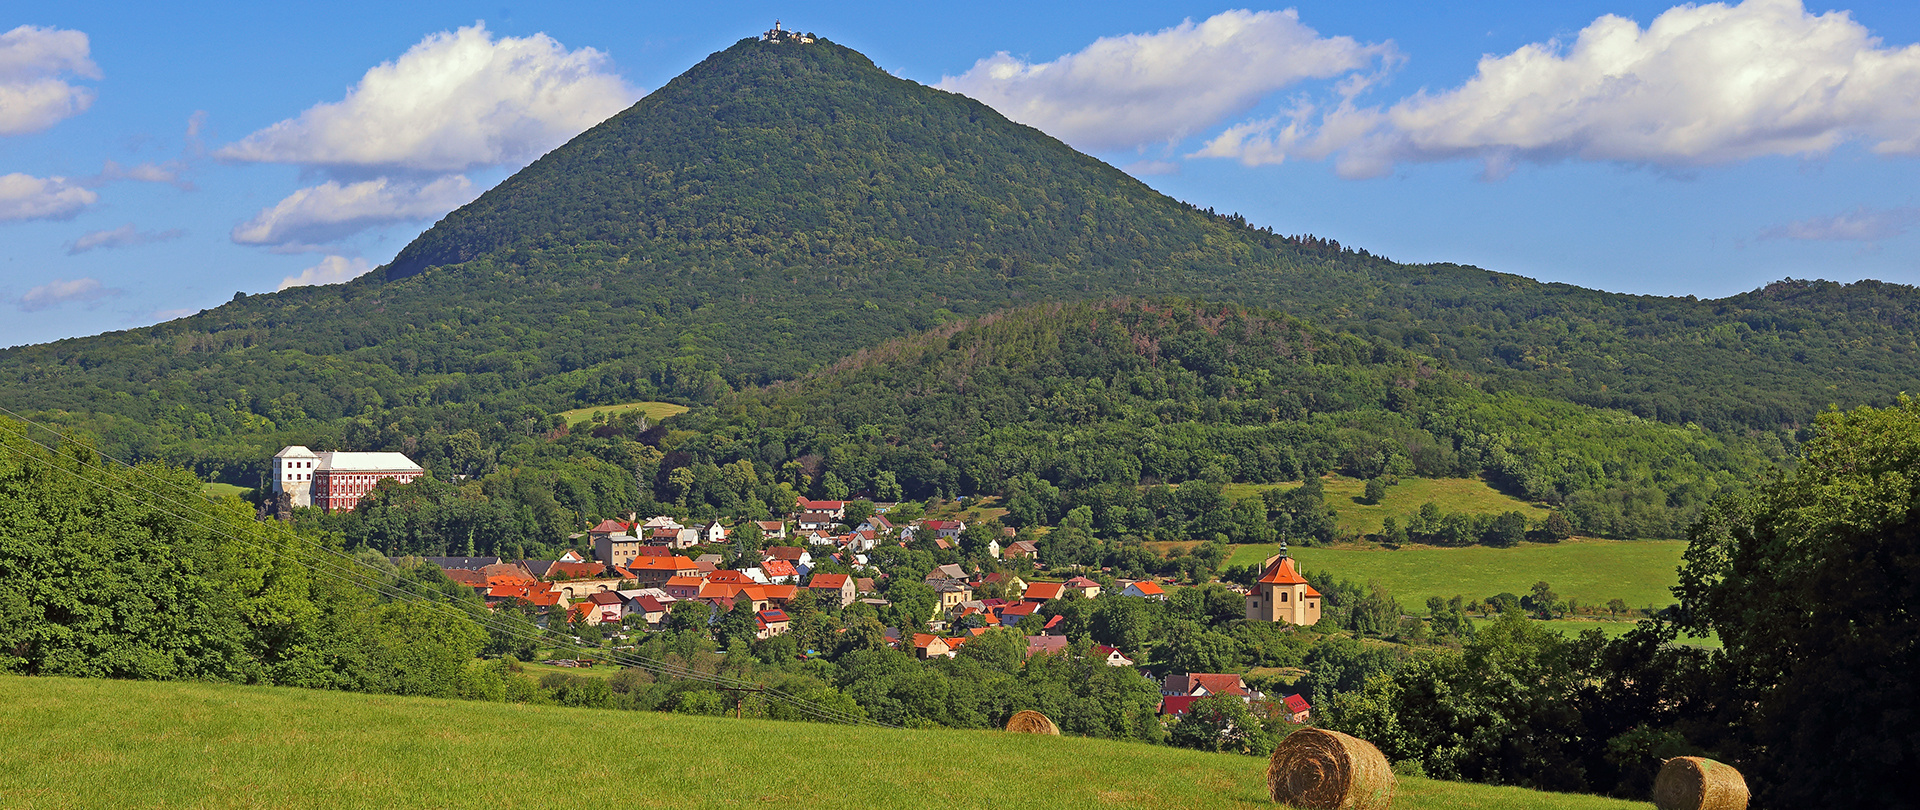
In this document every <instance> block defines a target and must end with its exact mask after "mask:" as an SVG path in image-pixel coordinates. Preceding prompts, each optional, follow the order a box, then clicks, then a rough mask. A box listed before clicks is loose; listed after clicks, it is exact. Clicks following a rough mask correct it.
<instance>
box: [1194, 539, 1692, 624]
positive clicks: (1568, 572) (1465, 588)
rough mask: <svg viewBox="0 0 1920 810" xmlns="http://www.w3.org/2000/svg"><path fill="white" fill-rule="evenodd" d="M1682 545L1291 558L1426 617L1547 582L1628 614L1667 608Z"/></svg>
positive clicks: (1350, 551) (1243, 557)
mask: <svg viewBox="0 0 1920 810" xmlns="http://www.w3.org/2000/svg"><path fill="white" fill-rule="evenodd" d="M1686 548H1687V544H1686V543H1685V542H1684V541H1680V540H1570V541H1567V542H1564V543H1521V544H1520V545H1518V546H1515V547H1513V548H1488V547H1486V546H1469V547H1466V548H1432V547H1427V546H1413V547H1407V548H1401V549H1398V550H1390V549H1385V548H1378V547H1359V548H1346V547H1336V548H1321V547H1302V546H1294V547H1292V548H1290V549H1289V550H1288V554H1290V555H1292V556H1293V557H1294V559H1296V560H1299V561H1300V566H1301V567H1302V568H1305V569H1307V570H1309V571H1329V572H1331V573H1332V574H1333V575H1334V577H1335V578H1337V579H1350V580H1353V581H1355V582H1359V583H1365V582H1367V581H1368V580H1379V581H1380V584H1382V585H1385V586H1386V588H1387V591H1388V592H1389V593H1392V594H1393V596H1394V598H1396V599H1398V600H1400V606H1401V607H1403V608H1405V609H1406V610H1407V612H1409V613H1422V614H1424V613H1425V612H1426V609H1427V608H1426V602H1427V597H1429V596H1438V597H1441V598H1452V597H1454V596H1465V597H1467V598H1468V599H1485V598H1487V597H1489V596H1493V595H1494V594H1498V593H1512V594H1515V595H1525V594H1526V593H1527V591H1528V590H1530V589H1531V588H1532V587H1533V583H1535V582H1539V581H1541V580H1545V581H1546V582H1547V583H1548V584H1550V585H1552V586H1553V590H1554V593H1557V594H1559V595H1560V596H1562V597H1569V596H1570V597H1573V598H1574V599H1576V600H1578V601H1579V603H1580V604H1582V605H1604V604H1606V603H1607V601H1608V600H1610V599H1615V598H1619V599H1624V600H1626V602H1627V606H1628V607H1632V608H1645V607H1646V606H1648V605H1653V606H1655V607H1665V606H1667V605H1668V604H1671V603H1672V602H1673V595H1672V594H1671V593H1670V592H1668V590H1667V589H1668V588H1671V587H1673V586H1674V585H1677V584H1679V582H1680V574H1679V567H1680V557H1681V555H1682V554H1684V553H1685V552H1686ZM1278 550H1279V547H1278V546H1265V545H1260V546H1252V545H1249V546H1234V547H1233V553H1232V555H1231V556H1229V557H1228V558H1227V564H1228V565H1257V564H1259V563H1260V561H1261V560H1264V559H1266V558H1267V557H1269V556H1272V555H1273V554H1275V553H1277V552H1278Z"/></svg>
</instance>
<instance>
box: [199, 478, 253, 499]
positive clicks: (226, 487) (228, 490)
mask: <svg viewBox="0 0 1920 810" xmlns="http://www.w3.org/2000/svg"><path fill="white" fill-rule="evenodd" d="M246 491H247V488H246V487H241V486H234V485H233V484H222V483H220V482H218V481H210V482H208V483H206V484H205V485H203V486H201V487H200V492H201V493H202V494H205V495H208V496H211V497H214V498H224V497H226V496H228V495H235V496H238V495H239V494H240V493H243V492H246Z"/></svg>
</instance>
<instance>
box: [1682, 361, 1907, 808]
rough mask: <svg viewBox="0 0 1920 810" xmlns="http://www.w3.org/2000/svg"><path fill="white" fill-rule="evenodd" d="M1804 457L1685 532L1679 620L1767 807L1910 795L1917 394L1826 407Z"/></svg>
mask: <svg viewBox="0 0 1920 810" xmlns="http://www.w3.org/2000/svg"><path fill="white" fill-rule="evenodd" d="M1816 426H1817V431H1816V435H1815V438H1814V439H1813V440H1812V441H1810V442H1809V443H1808V444H1807V445H1806V451H1805V453H1806V455H1805V459H1804V460H1803V461H1802V462H1801V464H1800V465H1799V466H1798V467H1796V468H1795V469H1794V470H1793V471H1792V472H1791V473H1790V474H1788V475H1786V476H1785V477H1784V478H1782V479H1781V480H1780V481H1779V482H1778V483H1776V484H1774V485H1772V486H1769V487H1766V488H1764V489H1762V490H1761V491H1760V492H1759V493H1757V494H1755V495H1754V496H1752V497H1748V498H1741V499H1733V500H1727V501H1722V502H1720V503H1719V504H1717V505H1716V506H1715V508H1714V509H1712V510H1711V511H1710V512H1709V514H1708V515H1707V516H1705V517H1704V518H1703V519H1702V520H1701V521H1700V522H1699V523H1698V524H1696V525H1695V527H1694V528H1693V531H1692V537H1691V543H1690V544H1689V546H1688V549H1687V555H1686V562H1685V565H1684V566H1683V568H1682V570H1681V584H1680V587H1679V588H1678V589H1677V593H1678V594H1679V595H1680V597H1681V607H1682V610H1681V623H1682V624H1683V626H1685V627H1686V628H1688V629H1691V630H1699V631H1704V630H1713V631H1716V632H1718V633H1719V635H1720V640H1721V641H1722V643H1724V644H1725V645H1726V656H1725V658H1724V659H1723V662H1724V665H1725V667H1726V668H1727V670H1728V675H1729V676H1730V680H1731V686H1732V688H1733V689H1734V690H1735V695H1734V697H1735V701H1734V703H1735V704H1736V705H1743V706H1746V707H1748V710H1749V714H1748V716H1747V717H1745V718H1741V719H1740V720H1739V721H1736V723H1735V727H1736V729H1737V730H1738V731H1739V732H1740V733H1742V734H1743V735H1744V736H1745V737H1746V740H1745V742H1746V743H1747V745H1748V746H1749V747H1748V750H1747V753H1746V755H1745V757H1744V759H1745V763H1746V764H1748V765H1749V766H1750V767H1748V768H1746V769H1745V771H1746V773H1747V774H1748V778H1749V779H1751V780H1753V781H1754V782H1755V783H1756V787H1757V788H1758V792H1759V796H1760V798H1761V800H1762V801H1764V802H1765V803H1766V805H1767V806H1776V807H1791V806H1816V805H1817V806H1827V807H1910V806H1913V803H1914V798H1913V791H1912V783H1911V782H1908V781H1907V780H1908V779H1911V778H1913V770H1914V767H1915V766H1916V765H1920V733H1916V731H1915V729H1916V728H1920V726H1916V722H1920V721H1916V716H1917V715H1916V712H1917V711H1920V706H1917V705H1916V700H1915V697H1916V692H1915V689H1914V685H1913V674H1914V672H1915V671H1920V622H1916V621H1915V620H1914V612H1915V611H1916V610H1920V400H1914V399H1912V398H1908V397H1904V396H1903V397H1901V398H1900V400H1899V401H1898V402H1897V403H1896V404H1895V405H1893V406H1892V407H1889V408H1885V409H1874V408H1860V409H1857V410H1853V411H1848V412H1844V413H1843V412H1838V411H1829V412H1828V413H1825V414H1822V415H1821V416H1820V417H1819V419H1818V421H1817V423H1816Z"/></svg>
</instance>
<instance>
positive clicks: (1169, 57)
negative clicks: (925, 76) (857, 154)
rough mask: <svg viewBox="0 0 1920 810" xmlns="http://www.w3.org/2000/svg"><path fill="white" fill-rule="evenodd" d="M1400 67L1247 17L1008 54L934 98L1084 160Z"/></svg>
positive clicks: (1288, 25) (1275, 20)
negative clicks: (1032, 57)
mask: <svg viewBox="0 0 1920 810" xmlns="http://www.w3.org/2000/svg"><path fill="white" fill-rule="evenodd" d="M1396 60H1397V56H1396V53H1395V50H1394V47H1393V46H1392V45H1391V44H1362V43H1359V42H1356V41H1354V40H1353V39H1351V38H1349V37H1322V36H1320V34H1319V33H1318V32H1316V31H1314V30H1313V29H1312V28H1309V27H1307V26H1306V25H1304V24H1302V23H1301V22H1300V16H1299V14H1298V13H1297V12H1295V11H1293V10H1291V9H1289V10H1287V11H1259V12H1254V11H1245V10H1240V11H1225V12H1221V13H1219V14H1216V15H1214V16H1212V17H1209V18H1207V19H1206V20H1205V21H1204V22H1199V23H1195V22H1194V21H1192V20H1186V21H1184V22H1182V23H1180V24H1179V25H1176V26H1174V27H1172V28H1168V29H1165V30H1162V31H1159V32H1157V33H1152V34H1128V35H1125V36H1119V37H1106V38H1102V39H1100V40H1098V41H1096V42H1094V43H1093V44H1092V45H1089V46H1087V47H1086V48H1085V49H1084V50H1081V51H1079V52H1078V53H1072V54H1068V55H1066V56H1062V57H1060V58H1058V59H1055V60H1053V61H1051V62H1041V63H1038V64H1036V63H1031V62H1027V61H1024V60H1022V59H1019V58H1017V57H1015V56H1013V55H1011V54H1008V53H1006V52H1004V51H1003V52H1001V53H998V54H995V55H993V56H991V57H988V58H986V59H982V60H980V61H979V62H977V63H975V64H974V66H973V67H972V68H971V69H969V70H968V71H967V72H966V73H963V74H961V75H959V76H948V77H944V78H942V79H941V80H940V83H939V85H938V86H939V87H940V88H941V89H944V90H951V91H954V92H958V93H963V94H965V95H968V96H971V97H973V98H975V99H978V100H980V101H982V102H984V103H986V104H987V105H989V106H991V107H993V108H994V109H995V110H998V111H1000V113H1001V114H1003V115H1005V116H1007V117H1008V118H1011V119H1013V120H1015V121H1019V122H1020V123H1023V124H1027V125H1030V126H1033V127H1037V128H1039V129H1040V130H1042V131H1045V132H1046V133H1048V134H1050V135H1053V136H1055V137H1058V138H1060V139H1061V140H1064V141H1067V142H1068V143H1071V144H1073V145H1075V146H1078V147H1081V148H1087V149H1109V148H1130V147H1142V146H1149V145H1152V144H1157V143H1168V142H1173V141H1177V140H1179V139H1181V138H1184V137H1186V136H1188V135H1191V134H1194V133H1196V132H1200V131H1203V130H1206V129H1209V128H1211V127H1213V126H1215V125H1217V124H1219V123H1220V122H1221V121H1224V120H1226V119H1227V118H1229V117H1231V116H1235V115H1240V114H1243V113H1245V112H1246V111H1247V110H1248V109H1250V108H1252V107H1253V105H1255V104H1257V103H1258V102H1259V101H1260V100H1261V99H1263V98H1265V97H1267V96H1268V95H1270V94H1272V93H1273V92H1275V91H1277V90H1280V89H1282V88H1285V87H1288V86H1290V85H1293V84H1296V83H1298V82H1301V81H1304V80H1307V79H1325V78H1331V77H1335V76H1341V75H1344V74H1350V73H1353V72H1355V71H1360V70H1364V69H1368V68H1371V67H1374V66H1385V65H1387V64H1390V63H1393V62H1395V61H1396Z"/></svg>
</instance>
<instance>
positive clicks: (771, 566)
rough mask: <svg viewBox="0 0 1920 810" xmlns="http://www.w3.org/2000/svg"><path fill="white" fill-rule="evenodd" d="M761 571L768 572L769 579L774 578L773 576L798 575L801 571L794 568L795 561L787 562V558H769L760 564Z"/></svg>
mask: <svg viewBox="0 0 1920 810" xmlns="http://www.w3.org/2000/svg"><path fill="white" fill-rule="evenodd" d="M760 573H762V574H766V575H767V578H768V579H772V578H773V577H791V576H797V575H799V573H800V572H799V571H797V570H795V569H794V567H793V563H790V562H787V561H786V560H767V561H766V562H763V563H761V564H760Z"/></svg>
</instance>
